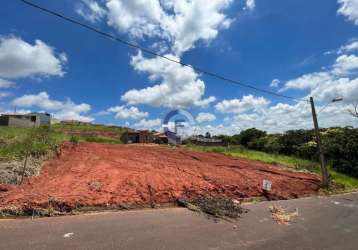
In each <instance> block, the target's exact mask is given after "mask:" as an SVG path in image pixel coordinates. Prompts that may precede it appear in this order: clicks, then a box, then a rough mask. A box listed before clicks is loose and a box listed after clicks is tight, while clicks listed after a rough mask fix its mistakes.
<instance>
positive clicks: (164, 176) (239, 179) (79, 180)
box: [0, 143, 320, 211]
mask: <svg viewBox="0 0 358 250" xmlns="http://www.w3.org/2000/svg"><path fill="white" fill-rule="evenodd" d="M264 179H267V180H270V181H272V190H271V192H270V194H267V193H265V192H264V191H263V190H262V181H263V180H264ZM319 183H320V181H319V177H318V176H317V175H315V174H310V173H302V172H291V171H289V170H285V169H283V168H281V167H278V166H273V165H268V164H263V163H259V162H255V161H247V160H242V159H239V158H234V157H229V156H225V155H223V154H218V153H203V152H194V151H189V150H186V149H171V148H168V147H163V146H148V145H105V144H97V143H81V144H79V145H78V146H73V145H71V144H69V143H67V144H64V145H63V147H62V150H61V153H60V155H59V156H58V157H56V158H54V159H52V160H50V161H48V162H46V163H45V164H44V166H43V169H42V172H41V175H40V176H37V177H31V178H29V179H27V180H26V181H25V183H24V184H22V185H21V186H17V187H15V186H12V187H9V186H6V187H5V186H3V188H2V189H1V190H0V209H3V208H6V207H9V206H11V207H17V208H24V207H29V206H30V207H32V208H47V207H48V206H49V203H50V202H49V201H51V200H55V201H57V202H60V203H61V204H62V206H63V207H66V208H67V210H69V211H70V210H71V209H73V208H76V207H83V206H116V205H121V204H128V205H134V206H141V205H150V204H164V203H172V202H175V201H176V200H177V199H178V198H192V197H194V196H198V195H208V196H225V197H230V198H235V199H240V198H248V197H259V196H266V197H267V198H269V199H288V198H297V197H302V196H307V195H312V194H316V193H317V191H318V189H319Z"/></svg>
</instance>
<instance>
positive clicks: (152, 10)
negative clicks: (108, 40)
mask: <svg viewBox="0 0 358 250" xmlns="http://www.w3.org/2000/svg"><path fill="white" fill-rule="evenodd" d="M106 6H107V8H108V25H110V26H113V27H115V28H116V29H117V30H118V31H119V32H123V33H125V32H129V33H130V34H131V35H132V36H134V37H142V36H144V35H147V36H154V35H159V34H160V32H159V31H160V25H159V23H160V21H161V18H162V17H163V14H164V13H163V9H162V8H161V6H160V3H159V1H158V0H131V1H126V0H108V1H107V3H106Z"/></svg>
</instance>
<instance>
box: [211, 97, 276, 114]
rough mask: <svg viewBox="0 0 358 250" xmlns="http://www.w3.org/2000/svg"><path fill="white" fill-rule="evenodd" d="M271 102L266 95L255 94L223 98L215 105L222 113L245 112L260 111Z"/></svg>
mask: <svg viewBox="0 0 358 250" xmlns="http://www.w3.org/2000/svg"><path fill="white" fill-rule="evenodd" d="M269 103H270V101H269V100H267V99H265V98H264V97H255V96H253V95H247V96H243V97H242V99H231V100H223V101H222V102H219V103H218V104H216V105H215V108H216V110H217V111H219V112H221V113H236V114H239V113H244V112H246V111H248V110H256V111H260V110H262V109H263V108H265V107H266V106H267V105H268V104H269Z"/></svg>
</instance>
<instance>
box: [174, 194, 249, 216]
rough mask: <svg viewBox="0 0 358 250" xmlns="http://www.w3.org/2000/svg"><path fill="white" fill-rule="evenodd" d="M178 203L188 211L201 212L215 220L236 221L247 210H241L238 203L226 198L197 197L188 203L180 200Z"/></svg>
mask: <svg viewBox="0 0 358 250" xmlns="http://www.w3.org/2000/svg"><path fill="white" fill-rule="evenodd" d="M178 203H179V204H180V205H181V206H184V207H187V208H188V209H189V210H192V211H196V212H203V213H205V214H208V215H209V216H213V217H215V218H223V219H225V218H229V219H236V218H238V217H240V216H241V214H242V213H247V212H248V209H244V208H242V207H241V205H240V204H239V203H237V202H234V200H232V199H227V198H215V197H197V198H194V199H191V200H188V201H183V200H180V201H179V202H178Z"/></svg>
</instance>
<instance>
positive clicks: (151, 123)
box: [133, 119, 162, 130]
mask: <svg viewBox="0 0 358 250" xmlns="http://www.w3.org/2000/svg"><path fill="white" fill-rule="evenodd" d="M161 124H162V121H161V120H160V119H153V120H146V119H142V120H140V121H139V122H137V123H134V124H133V126H134V127H135V128H138V129H155V130H158V129H159V128H160V125H161Z"/></svg>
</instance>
